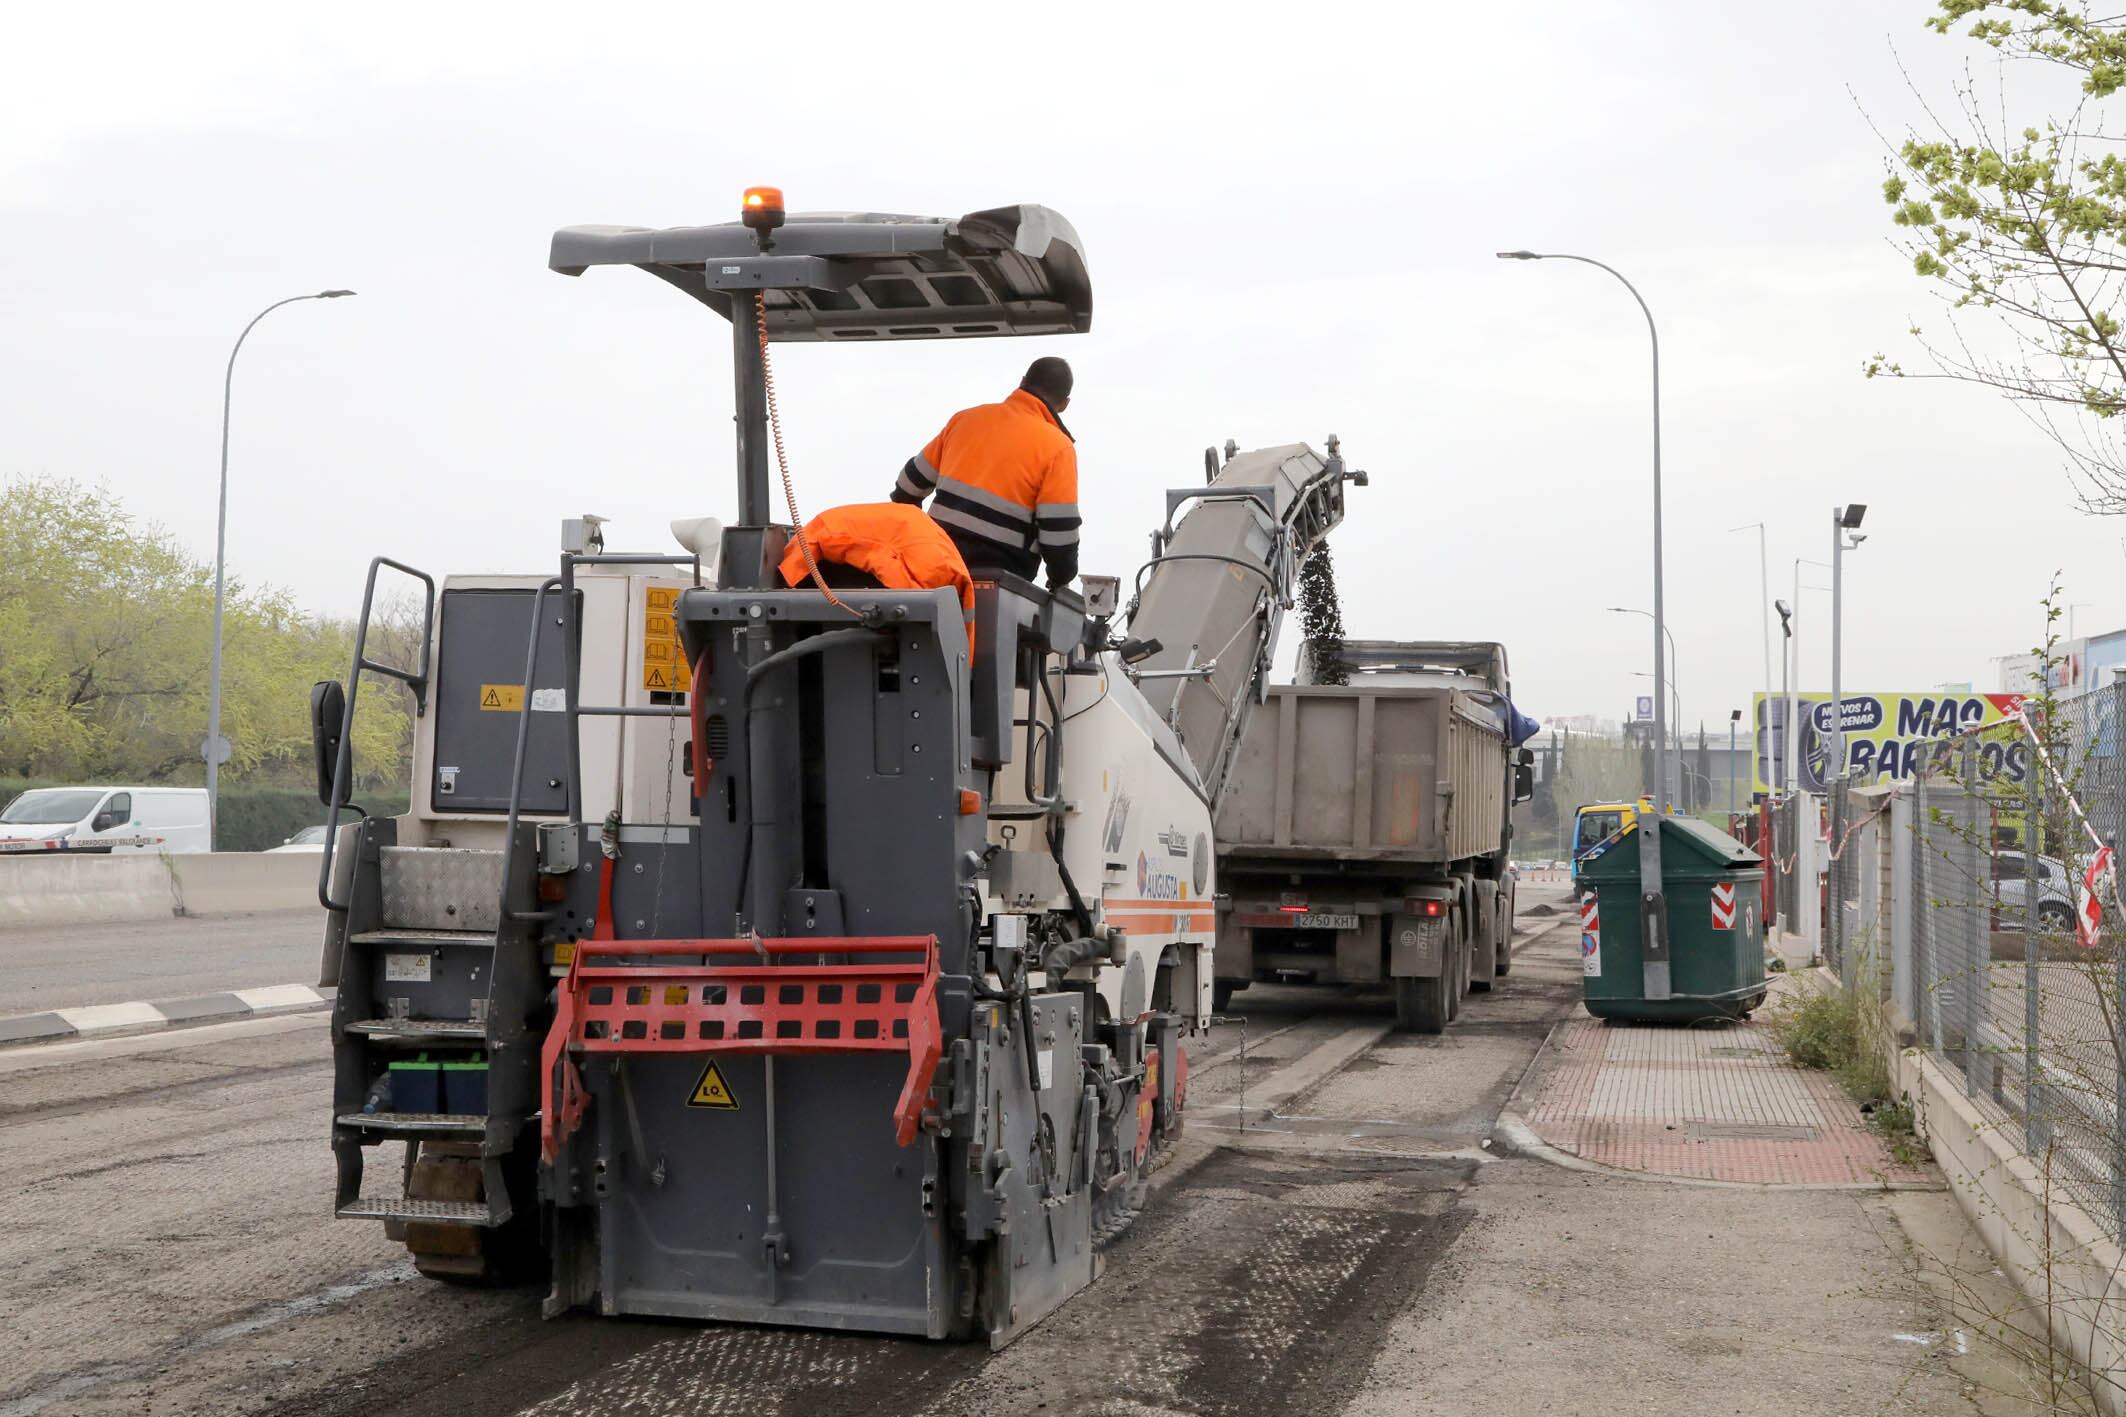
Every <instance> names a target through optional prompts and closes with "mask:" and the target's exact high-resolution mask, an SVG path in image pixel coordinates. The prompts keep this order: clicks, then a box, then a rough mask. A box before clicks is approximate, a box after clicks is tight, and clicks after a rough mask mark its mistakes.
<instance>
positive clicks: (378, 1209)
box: [338, 1196, 495, 1225]
mask: <svg viewBox="0 0 2126 1417" xmlns="http://www.w3.org/2000/svg"><path fill="white" fill-rule="evenodd" d="M338 1215H339V1217H340V1219H342V1220H420V1221H426V1222H429V1223H431V1224H440V1225H493V1224H494V1223H495V1217H494V1213H493V1212H492V1211H490V1210H489V1209H488V1208H487V1203H486V1202H485V1201H417V1200H412V1199H409V1198H407V1197H405V1196H362V1197H360V1198H358V1199H356V1200H353V1201H350V1202H348V1203H347V1204H346V1205H343V1206H341V1207H340V1208H339V1211H338Z"/></svg>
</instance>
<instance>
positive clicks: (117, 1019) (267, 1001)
mask: <svg viewBox="0 0 2126 1417" xmlns="http://www.w3.org/2000/svg"><path fill="white" fill-rule="evenodd" d="M333 993H334V991H333V990H331V989H313V988H311V987H310V986H309V985H308V984H268V985H264V986H262V987H260V988H256V989H232V990H230V991H228V992H227V993H220V994H198V995H194V996H193V997H191V998H189V999H162V1000H157V1001H155V1002H153V1003H148V1002H144V1001H136V1002H131V1003H124V1004H86V1005H83V1006H82V1007H80V1008H73V1009H47V1010H45V1011H43V1012H42V1013H34V1014H17V1015H15V1016H13V1017H12V1018H0V1047H4V1046H6V1045H8V1044H12V1043H54V1042H58V1041H60V1040H61V1039H67V1038H97V1037H106V1036H112V1035H116V1034H121V1033H152V1032H155V1031H157V1030H160V1029H165V1028H183V1027H186V1026H188V1025H191V1024H200V1023H226V1022H228V1021H230V1020H231V1019H240V1018H249V1017H252V1016H253V1015H257V1014H284V1013H304V1012H307V1011H310V1010H313V1009H322V1008H327V1007H329V1006H330V1005H331V1003H332V996H333Z"/></svg>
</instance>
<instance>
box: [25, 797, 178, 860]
mask: <svg viewBox="0 0 2126 1417" xmlns="http://www.w3.org/2000/svg"><path fill="white" fill-rule="evenodd" d="M213 849H214V843H213V833H212V831H211V829H210V828H209V827H208V825H207V790H206V789H205V788H204V787H38V788H32V789H31V790H30V791H28V792H25V793H23V794H21V795H20V796H19V797H17V798H15V800H14V801H12V802H10V803H8V804H7V806H6V807H5V808H0V852H30V851H89V852H97V853H102V854H127V853H135V852H149V851H167V852H172V853H182V852H193V851H211V850H213Z"/></svg>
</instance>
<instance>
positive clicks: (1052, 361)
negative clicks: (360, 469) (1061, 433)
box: [1019, 354, 1070, 413]
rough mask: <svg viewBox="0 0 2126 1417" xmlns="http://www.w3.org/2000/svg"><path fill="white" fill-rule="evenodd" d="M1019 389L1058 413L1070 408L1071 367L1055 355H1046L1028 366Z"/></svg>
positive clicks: (1020, 381)
mask: <svg viewBox="0 0 2126 1417" xmlns="http://www.w3.org/2000/svg"><path fill="white" fill-rule="evenodd" d="M1019 387H1020V388H1022V389H1024V390H1026V392H1027V393H1029V394H1032V395H1033V396H1034V397H1035V398H1037V399H1039V400H1040V401H1041V402H1043V403H1045V404H1047V405H1048V406H1049V407H1050V408H1051V409H1053V410H1054V411H1055V412H1057V413H1061V412H1062V411H1063V410H1064V409H1066V408H1068V407H1070V365H1069V364H1068V363H1066V362H1065V361H1063V360H1061V359H1058V358H1056V357H1055V356H1054V355H1053V354H1044V355H1042V356H1041V357H1040V358H1039V359H1036V360H1035V361H1034V362H1033V363H1031V364H1029V365H1027V366H1026V377H1025V378H1023V379H1021V380H1019Z"/></svg>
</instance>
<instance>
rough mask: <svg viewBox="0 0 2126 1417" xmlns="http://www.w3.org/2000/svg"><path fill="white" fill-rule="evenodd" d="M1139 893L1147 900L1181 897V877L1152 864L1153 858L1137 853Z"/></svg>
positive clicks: (1176, 898) (1177, 898)
mask: <svg viewBox="0 0 2126 1417" xmlns="http://www.w3.org/2000/svg"><path fill="white" fill-rule="evenodd" d="M1137 894H1138V895H1140V896H1142V897H1143V898H1144V899H1146V900H1179V899H1181V878H1180V877H1179V876H1177V875H1175V874H1174V873H1173V872H1171V871H1162V870H1160V869H1159V868H1158V867H1156V866H1154V865H1152V862H1151V858H1150V857H1148V856H1146V855H1145V854H1144V853H1143V852H1141V851H1140V852H1138V853H1137Z"/></svg>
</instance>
